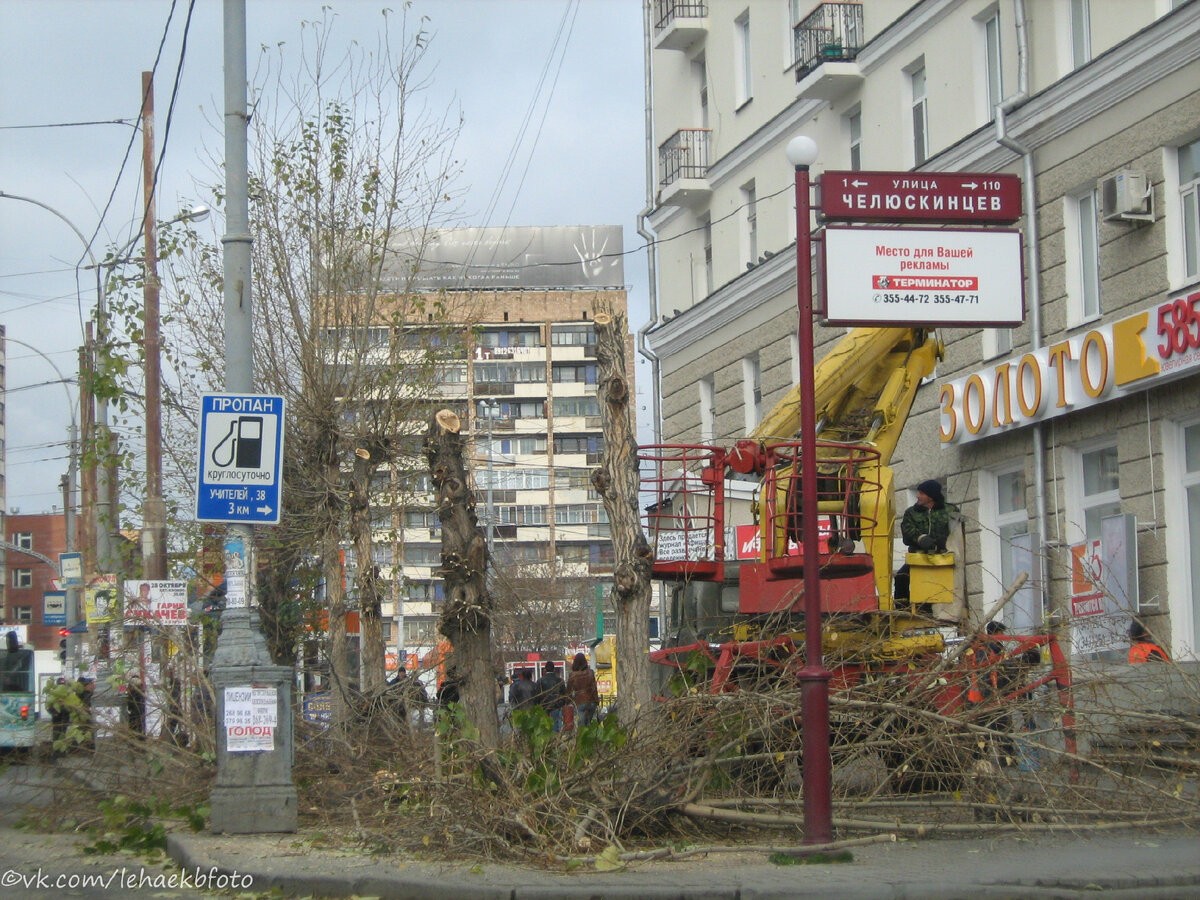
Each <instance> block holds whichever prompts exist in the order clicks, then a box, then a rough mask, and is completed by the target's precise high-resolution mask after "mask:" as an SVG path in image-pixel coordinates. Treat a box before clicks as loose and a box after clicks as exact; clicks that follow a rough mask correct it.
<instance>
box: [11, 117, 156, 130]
mask: <svg viewBox="0 0 1200 900" xmlns="http://www.w3.org/2000/svg"><path fill="white" fill-rule="evenodd" d="M83 125H128V126H129V127H130V128H133V129H136V128H137V123H136V122H132V121H130V120H129V119H99V120H97V121H95V122H44V123H41V124H38V125H0V131H20V130H23V129H28V128H77V127H80V126H83Z"/></svg>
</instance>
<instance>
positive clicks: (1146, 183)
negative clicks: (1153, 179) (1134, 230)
mask: <svg viewBox="0 0 1200 900" xmlns="http://www.w3.org/2000/svg"><path fill="white" fill-rule="evenodd" d="M1100 208H1101V210H1102V211H1103V215H1104V221H1106V222H1153V221H1154V186H1153V185H1152V184H1151V183H1150V178H1149V177H1148V176H1147V175H1146V173H1145V172H1135V171H1133V170H1132V169H1121V170H1120V171H1119V172H1117V173H1115V174H1113V175H1110V176H1109V177H1108V178H1102V179H1101V180H1100Z"/></svg>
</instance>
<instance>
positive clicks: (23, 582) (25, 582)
mask: <svg viewBox="0 0 1200 900" xmlns="http://www.w3.org/2000/svg"><path fill="white" fill-rule="evenodd" d="M12 586H13V587H14V588H28V587H33V569H13V570H12Z"/></svg>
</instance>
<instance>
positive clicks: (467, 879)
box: [169, 829, 1200, 900]
mask: <svg viewBox="0 0 1200 900" xmlns="http://www.w3.org/2000/svg"><path fill="white" fill-rule="evenodd" d="M169 852H170V855H171V857H172V858H173V859H174V860H175V861H176V862H177V863H178V864H179V865H181V866H183V867H184V868H185V869H188V870H194V869H195V868H197V867H198V868H200V869H201V870H204V871H207V870H210V869H215V870H217V871H219V872H223V873H227V874H231V873H233V872H235V871H236V872H237V873H238V874H239V875H252V876H253V881H254V890H255V891H263V890H267V889H269V888H273V887H274V888H279V889H280V890H281V891H283V892H284V893H286V894H292V895H300V896H306V895H315V896H319V897H321V896H327V897H346V896H351V895H355V894H357V895H359V896H372V897H380V898H405V900H426V898H428V900H459V898H461V900H533V898H536V900H551V898H556V900H557V898H589V900H591V898H595V900H600V898H605V900H608V898H612V900H643V898H644V900H658V898H663V900H666V898H671V900H718V898H720V900H765V898H789V900H792V898H800V900H805V898H812V900H817V898H820V900H959V898H962V900H992V898H996V900H1020V898H1036V900H1053V898H1063V900H1069V898H1091V900H1097V898H1102V900H1188V898H1198V900H1200V834H1198V833H1197V832H1195V831H1189V830H1184V829H1178V830H1172V831H1169V832H1163V831H1153V832H1139V831H1136V830H1130V831H1121V832H1103V833H1100V834H1097V835H1093V836H1074V835H1067V834H1052V835H1046V834H1037V835H1030V836H1013V835H1006V836H1003V837H995V838H969V839H942V838H925V839H922V840H913V841H908V840H902V841H899V842H896V843H886V844H872V845H868V846H864V847H857V848H854V849H853V850H852V851H851V852H852V853H853V857H854V858H853V861H851V862H848V863H822V864H808V865H794V866H778V865H774V864H772V863H771V862H769V861H768V860H767V859H766V857H765V856H764V855H763V854H748V853H737V854H713V855H710V856H708V857H703V858H691V859H687V860H681V861H677V862H654V863H634V864H631V865H630V867H629V868H628V869H627V870H624V871H620V872H604V873H601V872H596V871H595V870H590V869H589V870H586V871H576V872H574V873H571V874H559V873H553V872H548V871H545V870H543V869H537V868H524V867H520V866H514V865H495V864H480V865H469V864H463V865H458V864H439V863H431V862H423V861H416V860H411V859H401V858H397V857H373V856H368V855H365V854H362V853H353V852H351V853H348V852H345V851H332V850H324V849H314V848H312V847H311V846H310V845H309V844H308V843H307V841H306V840H305V837H304V835H303V834H302V833H301V834H295V835H211V834H177V835H173V836H172V837H171V839H170V847H169Z"/></svg>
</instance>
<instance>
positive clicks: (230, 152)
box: [209, 0, 298, 834]
mask: <svg viewBox="0 0 1200 900" xmlns="http://www.w3.org/2000/svg"><path fill="white" fill-rule="evenodd" d="M224 30H225V196H226V206H225V235H224V237H223V238H222V239H221V242H222V244H224V247H225V257H224V295H225V388H226V390H227V391H229V392H230V393H233V392H238V393H250V392H251V391H253V389H254V345H253V333H252V326H253V321H254V320H253V316H252V309H253V307H252V303H251V300H252V295H251V284H252V282H251V278H250V275H251V271H250V244H251V237H250V197H249V165H248V162H247V132H248V124H249V121H250V117H249V113H248V111H247V108H246V0H225V6H224ZM280 426H281V427H282V421H281V423H280ZM281 499H282V498H281ZM229 544H234V545H237V546H240V547H242V548H243V549H244V552H245V557H244V558H245V569H244V571H242V572H238V573H235V572H233V571H231V570H227V571H226V576H225V577H226V584H230V583H231V576H234V577H236V576H237V575H240V576H241V577H242V578H244V581H245V590H246V595H245V601H244V605H237V606H234V605H232V604H231V605H230V606H229V607H226V609H225V612H224V613H223V614H222V618H223V620H224V621H223V628H222V630H221V634H220V636H219V637H218V639H217V649H216V652H215V653H214V654H213V664H212V681H213V688H214V690H215V692H216V704H215V709H216V711H217V722H216V725H217V780H216V784H215V786H214V787H213V791H212V794H211V795H210V798H209V805H210V808H211V811H212V812H211V818H210V821H211V827H212V830H213V831H214V832H216V833H226V834H263V833H268V832H285V831H286V832H290V831H295V830H296V825H297V803H298V799H297V795H296V784H295V781H294V780H293V778H292V757H293V753H294V744H293V735H292V686H293V682H294V671H293V667H292V666H277V665H274V664H273V663H272V662H271V656H270V654H269V653H268V652H267V645H266V641H265V640H264V638H263V635H262V630H261V625H260V622H259V617H258V605H257V598H256V597H255V578H256V567H255V564H254V529H253V528H252V527H251V526H250V525H243V524H235V525H230V526H229V527H228V531H227V546H228V545H229ZM232 594H233V592H232V591H230V594H229V595H227V596H232ZM247 694H255V695H257V696H259V697H267V698H272V697H273V698H274V719H275V724H274V728H273V733H272V736H271V741H270V744H271V746H270V748H269V749H268V748H265V747H260V748H252V751H251V752H243V751H242V749H241V748H236V747H235V749H234V750H230V748H229V736H230V728H229V727H228V726H227V722H229V721H230V717H229V716H228V714H227V704H228V703H229V702H231V701H232V702H236V698H237V697H238V696H239V695H247Z"/></svg>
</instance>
